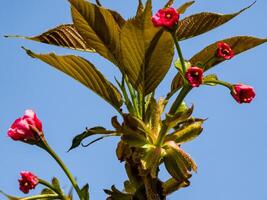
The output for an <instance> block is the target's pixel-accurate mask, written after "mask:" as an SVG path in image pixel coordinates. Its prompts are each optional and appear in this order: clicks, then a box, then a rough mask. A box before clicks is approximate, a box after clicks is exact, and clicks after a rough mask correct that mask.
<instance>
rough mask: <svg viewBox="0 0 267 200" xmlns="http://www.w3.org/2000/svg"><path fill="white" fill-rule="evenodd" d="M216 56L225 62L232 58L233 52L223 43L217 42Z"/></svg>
mask: <svg viewBox="0 0 267 200" xmlns="http://www.w3.org/2000/svg"><path fill="white" fill-rule="evenodd" d="M217 56H218V57H221V58H223V59H225V60H230V59H231V58H233V57H234V51H233V50H232V49H231V47H230V46H229V45H228V44H227V43H225V42H218V51H217Z"/></svg>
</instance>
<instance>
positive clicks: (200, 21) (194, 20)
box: [176, 2, 255, 40]
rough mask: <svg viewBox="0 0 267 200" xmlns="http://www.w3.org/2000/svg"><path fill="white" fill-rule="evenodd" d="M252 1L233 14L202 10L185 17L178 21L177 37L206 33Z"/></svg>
mask: <svg viewBox="0 0 267 200" xmlns="http://www.w3.org/2000/svg"><path fill="white" fill-rule="evenodd" d="M254 3H255V2H254ZM254 3H252V4H251V5H250V6H248V7H246V8H244V9H242V10H240V11H239V12H236V13H233V14H227V15H221V14H216V13H208V12H203V13H199V14H195V15H191V16H189V17H186V18H184V19H183V20H181V21H180V22H179V23H178V29H177V32H176V33H177V34H176V35H177V39H178V40H185V39H188V38H191V37H195V36H197V35H200V34H203V33H206V32H208V31H210V30H212V29H214V28H216V27H218V26H220V25H223V24H224V23H226V22H228V21H230V20H231V19H233V18H234V17H236V16H237V15H239V14H240V13H242V12H243V11H245V10H247V9H248V8H250V7H251V6H252V5H253V4H254Z"/></svg>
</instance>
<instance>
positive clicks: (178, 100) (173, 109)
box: [169, 85, 192, 115]
mask: <svg viewBox="0 0 267 200" xmlns="http://www.w3.org/2000/svg"><path fill="white" fill-rule="evenodd" d="M191 89H192V87H191V86H189V85H185V86H184V87H183V88H182V90H181V92H180V93H179V95H178V96H177V98H176V99H175V101H174V103H173V104H172V106H171V109H170V111H169V114H170V115H174V114H175V112H176V111H177V109H178V108H179V106H180V105H181V103H182V102H183V100H184V98H185V96H186V95H187V94H188V92H190V90H191Z"/></svg>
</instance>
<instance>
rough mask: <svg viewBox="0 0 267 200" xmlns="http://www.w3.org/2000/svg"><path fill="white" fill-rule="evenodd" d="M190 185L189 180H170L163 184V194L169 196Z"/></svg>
mask: <svg viewBox="0 0 267 200" xmlns="http://www.w3.org/2000/svg"><path fill="white" fill-rule="evenodd" d="M189 185H190V182H189V181H188V180H186V181H183V180H180V181H177V180H176V179H174V178H170V179H169V180H167V181H166V182H164V183H163V184H162V188H163V194H164V195H166V196H167V195H169V194H171V193H173V192H175V191H177V190H179V189H180V188H183V187H188V186H189Z"/></svg>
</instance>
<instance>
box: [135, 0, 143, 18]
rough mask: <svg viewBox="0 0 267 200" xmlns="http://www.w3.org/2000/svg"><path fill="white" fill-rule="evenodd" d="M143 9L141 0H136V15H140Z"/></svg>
mask: <svg viewBox="0 0 267 200" xmlns="http://www.w3.org/2000/svg"><path fill="white" fill-rule="evenodd" d="M143 11H144V5H143V2H142V0H138V7H137V11H136V16H140V15H141V14H142V13H143Z"/></svg>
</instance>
